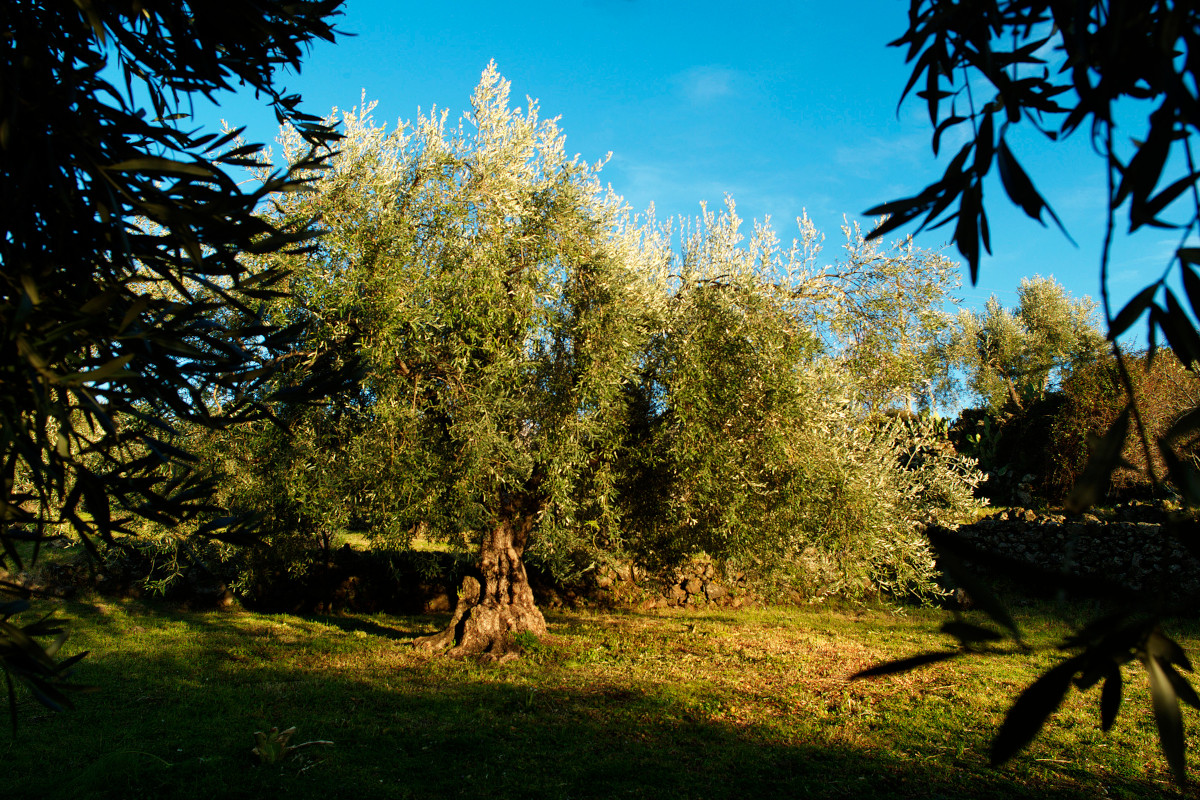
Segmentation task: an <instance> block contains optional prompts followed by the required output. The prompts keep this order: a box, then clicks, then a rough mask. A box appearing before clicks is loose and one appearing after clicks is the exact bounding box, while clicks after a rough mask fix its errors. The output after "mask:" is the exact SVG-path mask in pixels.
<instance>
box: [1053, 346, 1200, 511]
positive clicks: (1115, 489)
mask: <svg viewBox="0 0 1200 800" xmlns="http://www.w3.org/2000/svg"><path fill="white" fill-rule="evenodd" d="M1125 361H1126V364H1127V366H1128V368H1129V377H1130V379H1131V383H1132V384H1133V388H1134V392H1135V394H1136V396H1137V401H1138V409H1139V412H1140V414H1141V418H1142V422H1143V424H1144V426H1145V429H1146V434H1147V436H1148V438H1149V442H1150V448H1149V451H1150V452H1149V459H1148V460H1147V453H1146V448H1145V447H1143V445H1142V442H1141V440H1140V437H1138V436H1137V433H1136V428H1133V427H1132V426H1131V435H1130V437H1129V440H1128V441H1127V442H1126V444H1125V449H1124V451H1123V452H1122V457H1123V458H1124V459H1125V461H1126V462H1127V464H1128V465H1129V466H1123V467H1120V468H1118V469H1117V470H1116V471H1115V472H1114V473H1113V475H1112V478H1111V484H1110V493H1111V494H1114V495H1118V496H1121V495H1137V494H1145V493H1149V492H1153V491H1154V490H1155V484H1156V482H1158V481H1160V480H1161V479H1162V478H1164V477H1165V475H1166V467H1165V465H1164V464H1163V460H1162V456H1161V454H1160V453H1159V451H1158V447H1157V445H1156V442H1157V440H1158V437H1160V436H1162V435H1163V434H1164V433H1166V431H1167V429H1168V428H1169V427H1170V425H1171V424H1172V423H1173V422H1174V421H1175V420H1176V419H1177V418H1178V417H1179V415H1180V414H1182V413H1184V412H1185V411H1187V410H1188V409H1190V408H1193V407H1194V406H1195V404H1196V402H1197V398H1198V397H1200V378H1198V377H1197V376H1196V375H1195V374H1194V373H1192V372H1189V371H1188V370H1187V368H1186V367H1184V366H1183V364H1181V363H1180V361H1179V359H1178V358H1176V357H1175V355H1174V353H1172V352H1171V351H1170V350H1168V349H1162V350H1159V351H1158V352H1157V354H1156V355H1155V356H1154V359H1153V360H1151V359H1150V358H1149V357H1148V356H1147V355H1146V354H1134V355H1130V356H1127V357H1126V359H1125ZM1062 394H1063V405H1062V408H1061V410H1060V411H1059V412H1058V414H1057V415H1056V416H1055V419H1054V421H1053V424H1052V426H1051V430H1050V435H1049V438H1048V440H1047V442H1048V447H1047V451H1046V455H1047V462H1048V469H1047V471H1046V487H1047V490H1048V492H1050V493H1051V494H1052V495H1053V496H1062V495H1063V494H1065V493H1066V492H1068V491H1070V489H1071V487H1072V486H1074V485H1075V482H1076V481H1077V480H1078V479H1079V476H1080V475H1081V474H1082V472H1083V468H1084V466H1085V465H1086V464H1087V459H1088V438H1089V437H1090V436H1093V435H1099V434H1101V433H1103V432H1104V431H1106V430H1107V429H1108V427H1109V426H1110V425H1112V423H1113V421H1114V420H1116V418H1117V416H1118V415H1119V414H1120V413H1121V410H1122V409H1123V408H1125V406H1126V404H1127V402H1128V395H1127V393H1126V391H1125V387H1124V386H1123V385H1122V382H1121V378H1120V373H1119V370H1118V367H1117V362H1116V359H1115V358H1111V357H1110V358H1106V359H1102V360H1099V361H1097V362H1095V363H1093V364H1086V365H1082V366H1080V367H1077V368H1076V369H1075V370H1073V371H1072V373H1071V374H1070V375H1069V376H1068V378H1067V379H1066V380H1065V381H1064V382H1063V387H1062ZM1181 444H1182V447H1181V453H1182V454H1184V455H1187V456H1191V457H1192V458H1195V456H1196V453H1197V452H1198V448H1197V446H1196V443H1195V442H1194V441H1193V442H1184V443H1181Z"/></svg>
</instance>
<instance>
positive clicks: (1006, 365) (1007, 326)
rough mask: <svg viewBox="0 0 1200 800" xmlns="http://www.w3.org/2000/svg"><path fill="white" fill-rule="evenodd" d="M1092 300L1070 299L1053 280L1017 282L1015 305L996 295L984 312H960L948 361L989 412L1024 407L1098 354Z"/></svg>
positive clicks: (1101, 346)
mask: <svg viewBox="0 0 1200 800" xmlns="http://www.w3.org/2000/svg"><path fill="white" fill-rule="evenodd" d="M1094 311H1095V303H1094V302H1093V301H1092V300H1091V298H1087V297H1084V298H1081V299H1079V300H1075V299H1073V298H1071V297H1070V296H1068V294H1067V292H1066V290H1065V289H1064V288H1063V287H1062V284H1060V283H1057V282H1056V281H1055V280H1054V279H1053V278H1041V277H1034V278H1032V279H1031V278H1022V279H1021V284H1020V286H1019V287H1018V288H1017V305H1016V307H1014V308H1011V309H1008V308H1004V307H1003V306H1002V305H1001V304H1000V301H999V300H998V299H996V296H995V295H992V296H991V297H990V298H988V301H987V304H986V306H985V307H984V310H983V311H968V310H966V309H963V310H961V311H959V314H958V319H957V322H956V325H955V326H954V331H953V335H952V345H951V350H950V355H951V361H952V362H953V363H957V364H959V365H961V366H962V368H963V369H964V370H965V371H966V373H967V383H968V385H969V387H970V389H971V392H972V393H973V394H974V395H975V396H977V397H978V398H980V399H981V400H982V401H983V402H984V404H985V405H986V406H987V407H988V408H990V409H992V410H993V411H999V410H1001V409H1002V408H1004V407H1005V406H1006V405H1009V406H1011V407H1012V408H1014V409H1016V410H1021V409H1024V408H1025V407H1026V406H1027V405H1028V404H1029V403H1030V401H1036V400H1038V399H1040V398H1042V397H1043V396H1044V395H1045V393H1046V391H1047V390H1048V389H1050V388H1051V387H1052V386H1054V385H1057V384H1058V382H1060V381H1061V380H1062V379H1063V377H1065V376H1066V375H1067V374H1068V373H1070V372H1071V371H1072V370H1073V369H1075V368H1076V367H1081V366H1084V365H1086V364H1088V363H1091V362H1092V361H1094V360H1095V359H1096V358H1097V357H1099V356H1101V355H1103V353H1104V352H1105V349H1106V343H1105V340H1104V335H1103V334H1102V333H1101V332H1100V329H1099V328H1098V327H1097V325H1096V322H1095V318H1094Z"/></svg>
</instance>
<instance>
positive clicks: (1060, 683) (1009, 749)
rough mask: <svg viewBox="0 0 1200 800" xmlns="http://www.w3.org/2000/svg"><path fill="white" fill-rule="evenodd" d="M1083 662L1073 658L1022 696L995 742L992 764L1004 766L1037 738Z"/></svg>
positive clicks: (1036, 682) (1006, 719) (1035, 683)
mask: <svg viewBox="0 0 1200 800" xmlns="http://www.w3.org/2000/svg"><path fill="white" fill-rule="evenodd" d="M1081 664H1082V659H1081V657H1079V656H1076V657H1074V658H1069V659H1067V660H1066V661H1064V662H1063V663H1061V664H1059V665H1058V666H1056V667H1053V668H1052V669H1050V670H1049V671H1048V672H1046V673H1045V674H1044V675H1042V676H1041V677H1040V678H1038V679H1037V680H1036V681H1034V682H1033V684H1032V685H1031V686H1030V687H1029V688H1028V689H1026V690H1025V691H1024V692H1022V693H1021V696H1020V697H1018V698H1017V701H1016V702H1015V703H1013V704H1012V708H1010V709H1009V710H1008V714H1007V715H1005V717H1004V724H1003V725H1001V726H1000V730H999V732H998V733H997V734H996V738H995V739H993V740H992V752H991V758H992V764H994V765H995V764H1003V763H1004V762H1005V761H1008V760H1009V759H1010V758H1012V757H1013V756H1014V755H1016V753H1017V751H1018V750H1020V749H1021V748H1022V747H1024V746H1025V745H1027V744H1029V742H1030V741H1031V740H1032V739H1033V737H1034V736H1036V735H1037V733H1038V731H1040V730H1041V729H1042V725H1044V724H1045V722H1046V718H1047V717H1049V716H1050V715H1051V714H1053V713H1054V712H1055V710H1057V709H1058V707H1059V705H1061V704H1062V700H1063V698H1064V697H1066V694H1067V690H1069V689H1070V688H1071V679H1072V678H1074V677H1075V673H1076V672H1078V671H1079V667H1080V666H1081Z"/></svg>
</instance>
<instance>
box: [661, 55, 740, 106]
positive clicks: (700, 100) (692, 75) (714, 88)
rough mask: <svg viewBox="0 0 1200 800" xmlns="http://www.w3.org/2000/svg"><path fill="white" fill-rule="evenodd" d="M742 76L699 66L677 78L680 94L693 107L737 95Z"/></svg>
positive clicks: (721, 69) (715, 67)
mask: <svg viewBox="0 0 1200 800" xmlns="http://www.w3.org/2000/svg"><path fill="white" fill-rule="evenodd" d="M740 79H741V74H740V73H739V72H738V71H737V70H733V69H728V68H727V67H718V66H711V65H706V66H697V67H691V68H690V69H686V70H684V71H683V72H681V73H679V74H678V75H677V76H675V84H676V86H677V88H678V90H679V92H680V93H681V94H682V95H683V96H684V97H685V98H686V99H687V100H688V101H689V102H690V103H692V104H693V105H698V106H703V105H708V104H709V103H712V102H714V101H716V100H720V99H722V98H725V97H733V96H734V95H735V94H737V91H736V89H737V84H738V83H739V82H740Z"/></svg>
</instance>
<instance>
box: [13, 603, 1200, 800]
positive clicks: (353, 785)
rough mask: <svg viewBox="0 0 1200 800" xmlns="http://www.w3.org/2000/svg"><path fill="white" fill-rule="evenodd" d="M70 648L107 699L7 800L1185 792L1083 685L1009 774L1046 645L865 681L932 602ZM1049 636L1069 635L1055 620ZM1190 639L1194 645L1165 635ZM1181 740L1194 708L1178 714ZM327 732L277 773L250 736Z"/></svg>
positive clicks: (195, 618)
mask: <svg viewBox="0 0 1200 800" xmlns="http://www.w3.org/2000/svg"><path fill="white" fill-rule="evenodd" d="M62 613H64V614H66V615H68V616H71V617H73V618H74V619H75V620H76V622H75V625H74V634H73V636H72V638H71V641H70V642H69V643H68V645H67V648H66V652H68V653H72V652H78V651H79V650H81V649H87V650H90V651H91V653H92V654H91V656H89V657H88V658H87V659H85V660H84V662H83V663H82V665H81V666H80V668H79V669H78V673H77V677H78V679H79V680H81V681H83V682H87V683H90V684H94V685H96V686H97V687H99V689H100V690H99V691H98V692H96V693H90V694H83V695H79V696H78V697H77V708H76V709H75V710H74V711H72V712H68V713H66V714H50V713H47V712H46V711H45V710H44V709H42V708H41V707H40V706H38V705H37V704H35V703H34V702H32V701H31V700H29V699H24V700H22V702H21V704H20V729H19V732H18V735H17V736H16V737H15V738H12V737H10V736H8V735H7V734H4V741H3V743H2V744H0V748H3V759H4V766H5V773H6V774H5V780H4V782H5V784H6V788H7V789H9V792H8V793H7V795H6V796H7V797H39V798H40V797H46V798H54V797H64V798H66V797H70V798H79V799H80V800H82V798H103V797H112V798H134V797H147V798H150V797H154V798H158V797H198V798H218V797H263V796H275V797H284V796H286V797H289V798H308V797H313V798H334V797H348V796H353V797H356V798H363V797H399V798H404V797H414V798H418V797H419V798H426V797H428V798H442V797H485V796H486V797H489V798H609V797H664V798H668V797H669V798H724V797H728V798H746V797H783V796H790V797H854V798H875V797H879V798H883V797H897V798H899V797H906V798H908V797H911V798H952V797H971V798H982V797H997V798H999V797H1006V798H1007V797H1014V796H1015V797H1035V796H1036V797H1047V796H1048V797H1085V796H1086V797H1095V796H1101V795H1103V796H1108V797H1130V798H1133V797H1156V796H1163V797H1166V796H1174V791H1173V789H1172V787H1171V785H1170V783H1169V778H1168V774H1167V771H1166V767H1165V763H1164V762H1163V760H1162V758H1161V756H1160V755H1159V753H1158V751H1157V743H1156V740H1155V738H1154V734H1153V721H1152V719H1151V717H1150V714H1149V711H1148V707H1147V702H1146V691H1145V686H1144V683H1145V679H1144V678H1143V677H1142V675H1141V674H1140V673H1139V672H1138V671H1137V670H1135V669H1132V668H1130V669H1129V671H1128V673H1127V675H1128V677H1129V679H1130V680H1129V683H1128V684H1127V687H1126V704H1127V705H1126V707H1125V709H1124V711H1123V713H1122V715H1121V718H1120V719H1119V720H1118V722H1117V724H1116V726H1115V727H1114V729H1113V730H1112V731H1111V732H1110V733H1109V734H1107V735H1105V734H1102V733H1101V732H1100V730H1099V724H1098V717H1099V712H1098V690H1093V691H1092V692H1091V693H1089V694H1087V695H1080V694H1078V693H1072V694H1071V695H1070V696H1069V697H1068V700H1067V703H1066V704H1065V705H1064V707H1063V708H1062V709H1060V711H1059V712H1058V713H1057V714H1056V715H1055V717H1054V718H1053V720H1052V722H1051V724H1050V726H1049V727H1048V729H1047V731H1046V732H1045V733H1044V735H1043V736H1042V737H1041V738H1039V740H1038V741H1037V742H1036V743H1035V745H1034V746H1033V747H1032V748H1030V749H1029V750H1028V751H1026V752H1024V753H1022V754H1021V755H1020V756H1018V758H1017V759H1015V760H1014V761H1013V762H1011V763H1009V764H1008V765H1006V766H1004V767H1003V768H1000V769H992V768H990V767H989V766H988V765H987V743H988V741H989V737H990V736H991V734H992V733H994V731H995V729H996V727H997V725H998V724H999V722H1000V720H1001V718H1002V716H1003V712H1004V709H1005V708H1006V704H1007V702H1009V701H1010V699H1011V697H1012V695H1013V692H1014V691H1015V690H1017V689H1018V688H1019V687H1022V686H1025V685H1027V684H1028V683H1029V682H1030V681H1031V680H1032V679H1033V677H1034V676H1035V675H1036V671H1037V669H1038V668H1039V667H1041V668H1044V667H1045V666H1046V665H1048V664H1050V663H1052V661H1053V660H1054V656H1053V655H1052V654H1050V653H1045V654H1038V655H1035V656H1033V657H1029V658H1002V657H988V658H973V659H965V660H960V661H953V662H950V663H948V664H939V665H935V666H933V667H930V668H927V669H924V670H921V671H918V672H913V673H909V674H905V675H899V676H895V677H888V678H882V679H877V680H872V681H860V682H854V683H849V682H847V676H848V675H850V674H851V673H853V672H855V671H856V670H859V669H861V668H863V667H865V666H867V665H870V664H872V663H875V662H877V661H879V660H882V659H887V658H895V657H900V656H904V655H910V654H912V653H914V652H916V651H918V650H922V649H930V648H937V647H941V646H942V645H943V644H944V640H943V638H942V637H941V636H939V635H937V634H936V629H937V626H938V625H939V624H940V622H941V621H942V620H943V619H944V615H943V614H941V613H940V612H933V611H929V612H925V611H913V612H910V613H908V614H907V615H903V616H899V615H896V614H893V613H890V612H888V611H887V610H877V609H862V608H858V609H854V608H848V609H840V610H839V609H832V608H819V607H818V608H811V609H795V608H779V609H765V610H762V609H760V610H743V611H739V612H736V613H733V612H693V613H689V612H683V611H679V612H665V611H664V612H656V613H633V612H625V613H599V612H597V613H575V612H572V613H560V614H555V615H552V616H550V617H549V622H550V627H551V631H552V636H551V637H550V639H549V640H548V641H546V642H544V643H541V644H538V645H535V646H533V647H531V649H530V652H529V653H528V654H527V655H526V657H524V658H522V659H520V660H517V661H513V662H509V663H506V664H502V665H498V666H497V665H482V664H477V663H473V662H461V661H451V660H447V659H444V658H437V657H432V658H431V657H428V656H424V655H420V654H417V653H415V652H413V651H412V649H411V648H410V647H408V644H407V642H408V640H409V639H410V638H411V637H412V636H414V635H418V634H422V633H428V632H431V631H433V630H435V629H436V628H437V627H438V625H439V623H440V622H442V621H444V620H443V619H442V618H434V617H391V616H384V615H377V616H371V617H366V616H360V617H349V616H348V617H325V618H300V617H293V616H274V615H264V614H255V613H249V612H245V611H227V612H210V613H197V612H183V611H178V610H175V609H171V608H168V607H162V606H155V605H147V604H143V603H136V602H132V601H112V600H107V599H104V600H92V601H91V602H83V603H69V604H65V605H64V606H63V608H62ZM1021 622H1022V623H1023V625H1024V626H1025V627H1026V628H1027V629H1028V632H1029V634H1030V638H1031V639H1032V640H1034V641H1042V642H1049V641H1054V640H1056V639H1057V638H1058V637H1060V636H1061V635H1062V634H1063V633H1064V632H1065V630H1066V629H1065V628H1064V627H1062V625H1061V624H1060V623H1057V622H1049V621H1047V619H1046V618H1045V617H1042V616H1040V615H1039V610H1038V609H1034V610H1030V611H1027V612H1026V613H1025V614H1024V616H1023V618H1022V619H1021ZM1172 633H1175V634H1177V635H1180V636H1181V640H1182V642H1183V643H1184V645H1185V646H1187V647H1189V648H1195V647H1196V646H1197V644H1200V637H1198V636H1197V630H1196V629H1195V628H1194V627H1190V628H1189V629H1187V630H1185V631H1178V630H1176V631H1172ZM1185 715H1186V717H1185V719H1186V723H1187V724H1188V726H1189V728H1194V727H1195V723H1196V716H1197V715H1196V714H1195V712H1192V711H1191V710H1190V709H1188V710H1186V711H1185ZM293 725H294V726H296V727H297V728H298V729H299V731H298V733H297V735H296V737H295V738H294V739H293V743H298V742H304V741H307V740H312V739H322V740H330V741H332V742H333V743H334V744H333V745H332V746H324V745H316V746H312V747H309V748H305V749H302V750H300V751H298V752H296V753H294V754H293V755H292V756H291V757H289V758H288V759H286V760H285V761H283V762H282V763H280V764H275V765H259V764H257V763H256V761H255V759H254V758H253V757H252V756H251V755H250V749H251V747H252V746H253V744H254V739H253V733H254V731H256V730H260V729H263V730H265V729H268V728H270V727H271V726H278V727H280V728H286V727H289V726H293Z"/></svg>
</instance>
